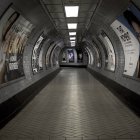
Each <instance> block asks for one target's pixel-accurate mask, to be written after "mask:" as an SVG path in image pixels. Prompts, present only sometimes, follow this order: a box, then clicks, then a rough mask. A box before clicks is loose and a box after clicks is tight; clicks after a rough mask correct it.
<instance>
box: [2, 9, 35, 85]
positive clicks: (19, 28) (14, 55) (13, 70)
mask: <svg viewBox="0 0 140 140" xmlns="http://www.w3.org/2000/svg"><path fill="white" fill-rule="evenodd" d="M32 29H33V25H32V24H31V23H30V22H29V21H27V20H26V19H25V18H24V17H22V16H21V15H20V14H19V13H18V12H17V11H15V10H14V9H13V8H11V7H9V8H8V9H7V11H6V12H5V13H4V14H3V16H2V17H1V19H0V84H2V83H6V82H8V81H11V80H14V79H17V78H20V77H22V76H24V70H23V52H24V48H25V45H26V42H27V40H28V37H29V35H30V33H31V31H32Z"/></svg>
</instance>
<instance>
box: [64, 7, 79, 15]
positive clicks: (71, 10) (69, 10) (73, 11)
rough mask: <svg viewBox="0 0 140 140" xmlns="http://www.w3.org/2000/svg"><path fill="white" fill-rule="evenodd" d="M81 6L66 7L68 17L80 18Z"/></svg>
mask: <svg viewBox="0 0 140 140" xmlns="http://www.w3.org/2000/svg"><path fill="white" fill-rule="evenodd" d="M78 11H79V6H65V12H66V17H78Z"/></svg>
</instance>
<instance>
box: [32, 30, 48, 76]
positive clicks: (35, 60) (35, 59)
mask: <svg viewBox="0 0 140 140" xmlns="http://www.w3.org/2000/svg"><path fill="white" fill-rule="evenodd" d="M44 39H45V35H44V33H41V35H40V36H39V37H38V39H37V41H36V43H35V45H34V48H33V52H32V70H33V73H34V74H35V73H38V72H39V71H41V70H43V66H42V55H43V48H42V45H43V41H44Z"/></svg>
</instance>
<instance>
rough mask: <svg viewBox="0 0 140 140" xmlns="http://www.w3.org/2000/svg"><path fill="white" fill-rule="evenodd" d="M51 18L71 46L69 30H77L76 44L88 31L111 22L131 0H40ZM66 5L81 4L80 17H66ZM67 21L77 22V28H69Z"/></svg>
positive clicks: (93, 31)
mask: <svg viewBox="0 0 140 140" xmlns="http://www.w3.org/2000/svg"><path fill="white" fill-rule="evenodd" d="M40 2H41V4H42V6H43V8H44V10H45V11H46V12H47V13H48V15H49V17H50V18H51V20H52V22H53V24H54V26H55V28H56V30H57V31H58V32H59V35H60V36H61V37H62V38H63V41H64V44H65V46H68V47H69V46H70V36H69V32H73V31H74V32H75V31H76V33H77V34H76V45H78V44H79V43H80V42H81V41H82V38H83V37H84V36H86V35H87V33H89V32H90V33H92V34H93V33H96V31H97V30H99V28H100V27H101V26H103V25H104V24H105V25H107V24H111V23H112V22H113V20H114V19H115V18H116V16H117V15H118V14H119V13H120V12H121V11H122V10H123V9H124V8H125V7H127V5H128V3H129V0H123V1H116V0H86V1H85V0H40ZM65 6H79V14H78V17H66V13H65ZM67 23H77V29H76V30H73V29H71V30H70V29H68V26H67Z"/></svg>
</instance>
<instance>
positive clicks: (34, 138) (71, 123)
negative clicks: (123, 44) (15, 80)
mask: <svg viewBox="0 0 140 140" xmlns="http://www.w3.org/2000/svg"><path fill="white" fill-rule="evenodd" d="M115 138H116V139H118V140H123V138H126V139H132V138H137V139H140V119H139V118H138V117H137V116H136V115H135V114H133V113H132V112H131V110H129V109H128V108H127V107H126V106H125V105H124V104H123V103H122V102H120V101H119V100H118V99H117V98H116V97H115V96H114V95H113V94H112V93H111V92H110V91H109V90H108V89H107V88H105V87H104V86H103V85H102V84H101V83H100V82H99V81H97V80H96V79H95V78H93V77H92V75H91V74H90V73H88V72H87V71H86V69H76V68H65V69H62V70H61V72H60V73H59V74H58V75H57V76H56V78H55V79H53V80H52V81H51V82H50V83H49V84H48V85H47V86H46V87H45V88H44V89H43V90H42V91H41V92H40V93H39V94H38V95H37V96H36V97H35V98H34V99H33V100H32V101H31V102H30V103H29V104H28V105H27V106H26V107H25V108H24V109H23V110H22V111H21V112H20V113H19V114H18V115H17V116H16V117H15V118H14V119H13V120H11V121H10V122H9V123H8V124H7V125H6V126H5V127H4V128H3V129H2V130H0V140H63V139H64V140H94V139H95V140H96V139H97V140H100V139H106V140H112V139H114V140H115Z"/></svg>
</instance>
